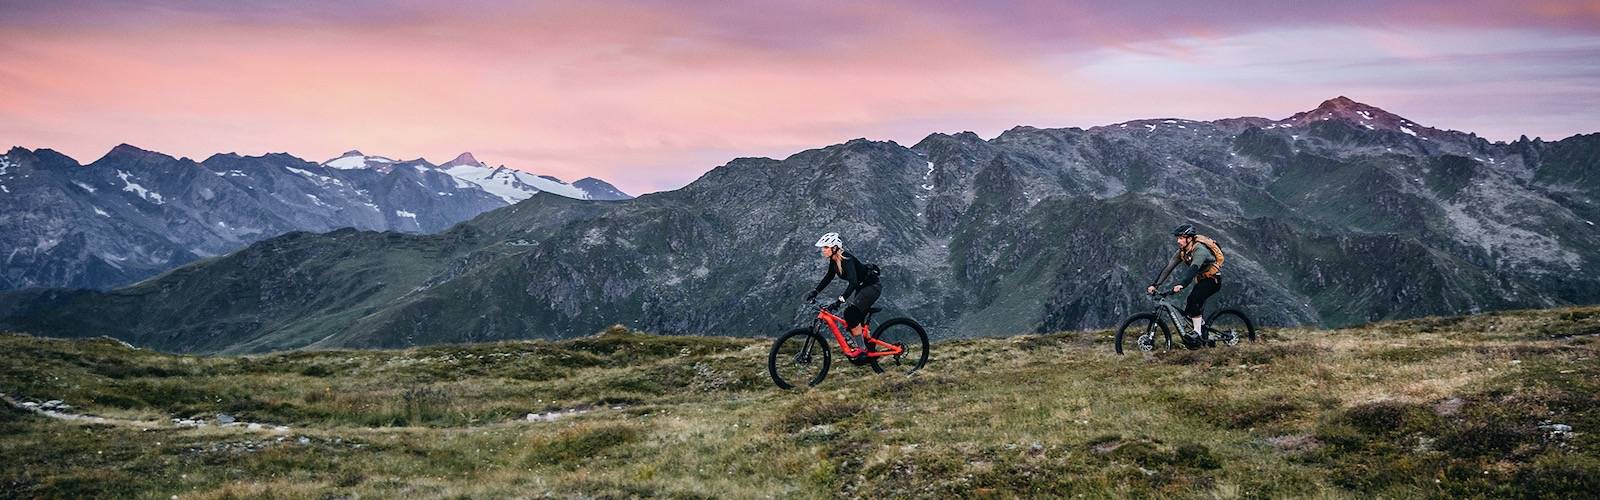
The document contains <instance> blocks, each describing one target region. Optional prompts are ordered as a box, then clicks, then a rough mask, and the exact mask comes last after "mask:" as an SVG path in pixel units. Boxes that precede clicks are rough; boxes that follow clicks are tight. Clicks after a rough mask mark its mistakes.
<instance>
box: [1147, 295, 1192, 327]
mask: <svg viewBox="0 0 1600 500" xmlns="http://www.w3.org/2000/svg"><path fill="white" fill-rule="evenodd" d="M1169 297H1170V295H1164V296H1161V297H1160V298H1158V299H1156V302H1157V304H1158V305H1157V307H1156V309H1158V310H1160V311H1161V312H1165V313H1167V319H1169V320H1171V321H1172V327H1173V328H1177V329H1178V334H1179V335H1183V336H1185V337H1188V336H1190V335H1191V334H1192V333H1193V332H1190V330H1193V329H1194V328H1192V327H1190V326H1189V323H1187V322H1185V320H1187V319H1188V316H1184V315H1183V308H1181V307H1178V306H1177V305H1176V304H1173V303H1172V300H1170V299H1169Z"/></svg>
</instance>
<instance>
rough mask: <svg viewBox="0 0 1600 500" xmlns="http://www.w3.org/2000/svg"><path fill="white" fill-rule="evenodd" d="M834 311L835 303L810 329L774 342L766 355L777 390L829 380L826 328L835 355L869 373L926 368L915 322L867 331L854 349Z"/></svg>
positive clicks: (924, 341) (922, 334) (922, 336)
mask: <svg viewBox="0 0 1600 500" xmlns="http://www.w3.org/2000/svg"><path fill="white" fill-rule="evenodd" d="M813 305H815V303H813ZM837 308H838V305H837V304H836V305H829V306H822V307H819V308H818V311H817V319H816V320H815V321H812V322H811V327H810V328H796V329H793V330H789V331H788V332H786V333H784V334H783V335H781V336H779V337H778V340H776V341H773V343H772V351H771V352H769V353H767V373H769V374H771V375H772V382H773V383H775V384H778V387H780V388H783V389H790V388H793V387H794V386H795V385H797V384H804V385H806V386H814V385H817V384H820V383H822V379H823V378H826V377H827V376H828V366H829V365H830V364H832V363H833V356H832V355H831V354H830V352H829V351H828V342H827V341H826V340H823V336H822V325H824V324H826V325H828V328H829V329H830V330H832V331H833V340H834V342H837V343H838V345H839V351H840V352H843V353H844V355H845V358H846V359H849V360H850V363H851V364H854V365H856V366H861V365H871V366H872V371H875V372H878V373H884V372H886V371H891V370H892V371H894V372H897V373H904V374H907V375H910V374H912V373H915V372H916V371H917V370H921V369H922V366H923V365H926V364H928V333H927V332H926V331H924V330H923V329H922V325H920V324H917V322H916V321H913V320H912V319H910V318H895V319H891V320H889V321H885V322H883V324H880V325H878V327H877V328H871V327H870V326H869V327H868V328H866V329H865V331H864V332H863V333H862V335H861V337H860V342H861V346H860V347H857V346H855V345H852V344H851V343H850V342H849V341H848V340H847V339H846V337H845V336H846V335H850V334H848V333H846V332H845V331H844V330H843V329H844V326H845V323H844V318H840V317H839V316H837V315H835V314H834V312H835V310H836V309H837ZM879 311H882V309H880V308H876V307H871V308H868V309H867V317H866V319H864V320H862V323H863V324H866V325H871V324H872V314H873V313H877V312H879Z"/></svg>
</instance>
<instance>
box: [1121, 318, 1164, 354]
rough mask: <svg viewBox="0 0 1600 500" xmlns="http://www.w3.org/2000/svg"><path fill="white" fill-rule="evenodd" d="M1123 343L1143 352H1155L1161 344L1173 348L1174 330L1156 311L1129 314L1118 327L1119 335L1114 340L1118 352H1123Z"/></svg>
mask: <svg viewBox="0 0 1600 500" xmlns="http://www.w3.org/2000/svg"><path fill="white" fill-rule="evenodd" d="M1123 344H1127V347H1128V348H1129V350H1133V351H1142V352H1153V351H1155V350H1156V348H1157V347H1159V346H1161V345H1165V346H1166V347H1167V348H1168V349H1171V348H1172V332H1170V331H1168V330H1167V325H1166V324H1165V323H1162V322H1161V320H1160V319H1158V318H1156V315H1155V313H1139V314H1135V315H1133V316H1129V317H1128V319H1127V320H1125V321H1123V322H1122V326H1121V327H1119V328H1117V337H1116V339H1115V340H1114V342H1113V345H1114V346H1115V347H1116V349H1117V354H1123V352H1122V351H1123Z"/></svg>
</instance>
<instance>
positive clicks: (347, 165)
mask: <svg viewBox="0 0 1600 500" xmlns="http://www.w3.org/2000/svg"><path fill="white" fill-rule="evenodd" d="M391 163H394V160H393V159H391V158H387V157H383V156H367V155H364V154H361V152H360V151H346V152H345V153H344V154H343V155H341V156H339V157H338V158H334V159H332V160H328V161H326V162H323V163H322V166H324V167H328V168H337V169H339V170H356V169H362V168H375V167H382V166H386V165H389V164H391Z"/></svg>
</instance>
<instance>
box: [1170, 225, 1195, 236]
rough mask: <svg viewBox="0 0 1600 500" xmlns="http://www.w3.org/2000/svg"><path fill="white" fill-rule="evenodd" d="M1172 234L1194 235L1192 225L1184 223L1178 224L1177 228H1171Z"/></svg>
mask: <svg viewBox="0 0 1600 500" xmlns="http://www.w3.org/2000/svg"><path fill="white" fill-rule="evenodd" d="M1172 235H1173V236H1194V226H1192V225H1189V224H1184V225H1182V226H1178V228H1177V229H1173V230H1172Z"/></svg>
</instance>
